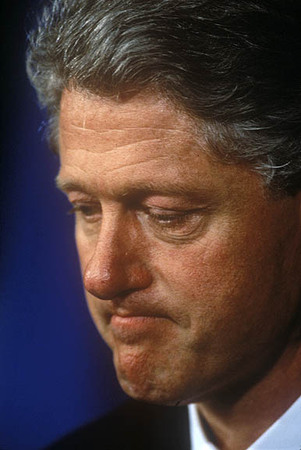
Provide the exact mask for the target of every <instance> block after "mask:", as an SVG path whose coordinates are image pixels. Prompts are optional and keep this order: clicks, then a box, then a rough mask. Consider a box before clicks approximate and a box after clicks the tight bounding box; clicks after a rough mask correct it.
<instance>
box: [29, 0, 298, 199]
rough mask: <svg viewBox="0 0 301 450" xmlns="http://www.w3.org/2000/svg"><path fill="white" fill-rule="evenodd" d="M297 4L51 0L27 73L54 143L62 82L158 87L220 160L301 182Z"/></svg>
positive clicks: (280, 187) (281, 183) (116, 92)
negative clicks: (189, 119) (198, 129)
mask: <svg viewBox="0 0 301 450" xmlns="http://www.w3.org/2000/svg"><path fill="white" fill-rule="evenodd" d="M300 55H301V7H300V2H299V0H286V1H283V0H52V1H49V2H48V5H46V6H45V7H44V9H43V11H42V13H41V16H40V18H39V19H38V24H37V26H36V27H35V29H34V30H33V31H31V33H30V34H29V46H28V52H27V72H28V75H29V78H30V80H31V82H32V84H33V86H34V87H35V89H36V90H37V93H38V97H39V100H40V103H41V104H42V105H43V106H44V107H46V108H47V111H48V114H49V118H50V122H49V127H50V128H49V129H50V135H51V138H52V141H55V135H56V132H57V119H58V115H59V109H60V99H61V95H62V91H63V89H64V88H70V87H75V88H78V89H84V90H88V91H90V92H93V93H95V94H99V95H104V96H111V97H114V98H116V99H121V100H122V99H125V98H129V97H130V96H132V95H135V94H136V93H138V92H141V91H142V90H145V89H154V90H155V91H156V92H159V93H160V94H161V95H162V96H164V97H166V98H167V99H169V100H171V101H172V102H174V104H175V105H178V106H180V107H181V108H183V109H184V110H185V112H186V113H187V114H189V115H190V116H191V117H192V118H193V119H194V120H197V121H198V123H199V124H201V130H202V132H203V133H204V134H205V139H206V140H207V142H208V144H209V148H210V150H211V151H212V153H213V155H216V156H217V157H218V158H219V159H221V160H223V161H225V162H226V163H239V164H248V165H249V166H250V168H251V169H252V170H256V171H257V172H258V173H260V174H261V175H262V176H263V177H264V180H265V183H266V184H267V185H268V186H269V187H270V188H271V189H273V190H277V191H280V192H283V193H285V194H289V195H294V194H295V193H297V192H298V191H299V190H300V188H301V126H300V124H301V106H300V105H301V76H300V74H301V70H300V69H301V65H300Z"/></svg>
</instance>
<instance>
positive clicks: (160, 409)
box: [48, 401, 190, 450]
mask: <svg viewBox="0 0 301 450" xmlns="http://www.w3.org/2000/svg"><path fill="white" fill-rule="evenodd" d="M48 448H49V450H50V449H51V450H61V449H62V450H63V449H70V450H71V449H72V450H73V449H74V450H79V449H81V450H90V449H92V450H93V449H95V450H96V449H97V450H189V449H190V437H189V422H188V411H187V407H183V406H179V407H166V406H157V405H147V404H144V403H140V402H135V401H129V402H127V403H125V404H124V405H122V406H121V407H120V408H118V409H117V410H115V411H113V412H112V413H110V414H108V415H107V416H105V417H103V418H101V419H100V420H98V421H96V422H94V423H92V424H89V425H87V426H84V427H83V428H80V429H79V430H77V431H76V432H75V433H73V434H71V435H68V436H67V437H65V438H64V439H62V440H61V441H59V442H57V443H56V444H53V445H52V446H51V447H48Z"/></svg>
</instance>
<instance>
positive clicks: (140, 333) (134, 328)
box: [110, 314, 168, 343]
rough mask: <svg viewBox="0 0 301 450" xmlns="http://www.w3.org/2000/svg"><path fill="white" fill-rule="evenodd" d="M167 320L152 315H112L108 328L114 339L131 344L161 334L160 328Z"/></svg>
mask: <svg viewBox="0 0 301 450" xmlns="http://www.w3.org/2000/svg"><path fill="white" fill-rule="evenodd" d="M167 320H168V319H167V318H166V317H162V316H161V317H160V316H154V315H137V314H132V315H130V314H128V315H124V314H123V315H120V314H113V315H112V316H111V321H110V328H111V331H112V333H113V335H114V337H115V338H117V339H119V340H121V341H123V342H126V343H133V342H135V341H137V340H141V339H145V338H147V337H150V336H154V335H156V334H161V330H162V329H161V326H162V324H163V323H164V322H166V321H167Z"/></svg>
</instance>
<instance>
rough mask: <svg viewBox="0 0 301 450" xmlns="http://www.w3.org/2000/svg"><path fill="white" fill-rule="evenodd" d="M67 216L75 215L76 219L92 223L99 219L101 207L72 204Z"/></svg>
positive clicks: (87, 204)
mask: <svg viewBox="0 0 301 450" xmlns="http://www.w3.org/2000/svg"><path fill="white" fill-rule="evenodd" d="M68 214H75V215H76V219H80V220H84V221H85V222H88V223H92V222H97V221H99V220H100V219H101V206H100V205H99V204H97V203H90V202H74V203H73V207H72V208H71V210H70V211H69V212H68Z"/></svg>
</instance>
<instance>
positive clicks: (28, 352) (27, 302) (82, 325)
mask: <svg viewBox="0 0 301 450" xmlns="http://www.w3.org/2000/svg"><path fill="white" fill-rule="evenodd" d="M38 6H39V1H38V0H36V1H35V0H18V1H14V0H2V1H1V6H0V8H1V10H0V11H1V15H0V17H1V30H0V31H1V55H2V62H1V70H0V77H1V166H0V188H1V191H0V202H1V205H0V206H1V216H0V227H1V233H0V239H1V240H0V251H1V261H0V263H1V272H0V274H1V275H0V276H1V279H0V283H1V285H0V289H1V291H0V293H1V300H0V448H1V450H10V449H12V450H15V449H38V448H42V447H43V446H45V445H47V444H48V443H50V442H51V441H53V440H55V439H57V438H59V437H60V436H61V435H63V434H65V433H66V432H68V431H70V430H72V429H74V428H76V427H78V426H79V425H80V424H83V423H85V422H88V421H91V420H93V419H94V418H96V417H98V416H100V415H102V414H104V413H105V412H106V411H108V410H110V409H111V408H113V407H114V406H116V405H117V404H118V403H120V401H121V400H122V399H123V398H124V397H123V394H122V393H121V391H120V388H119V387H118V384H117V382H116V379H115V375H114V370H113V367H112V363H111V354H110V351H109V350H108V349H107V348H106V346H105V344H103V342H102V341H101V339H100V337H99V336H98V333H97V331H96V329H95V328H94V325H93V324H92V323H91V320H90V318H89V315H88V311H87V308H86V304H85V301H84V297H83V291H82V286H81V279H80V273H79V265H78V260H77V255H76V251H75V247H74V242H73V218H72V217H70V216H67V214H66V212H67V211H68V205H67V203H66V201H65V199H64V197H63V196H62V194H60V193H59V192H57V191H56V189H55V187H54V177H55V175H56V173H57V170H58V163H59V162H58V159H57V158H56V157H55V156H54V155H52V154H51V152H50V150H48V148H47V144H46V142H45V120H46V118H45V117H44V116H43V114H42V112H41V111H40V110H39V107H38V105H37V100H36V97H35V93H34V91H33V89H32V88H31V87H30V85H29V83H28V81H27V78H26V74H25V68H24V54H25V48H26V30H28V29H29V28H30V24H31V23H32V17H33V16H34V11H35V10H36V9H37V7H38Z"/></svg>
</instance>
